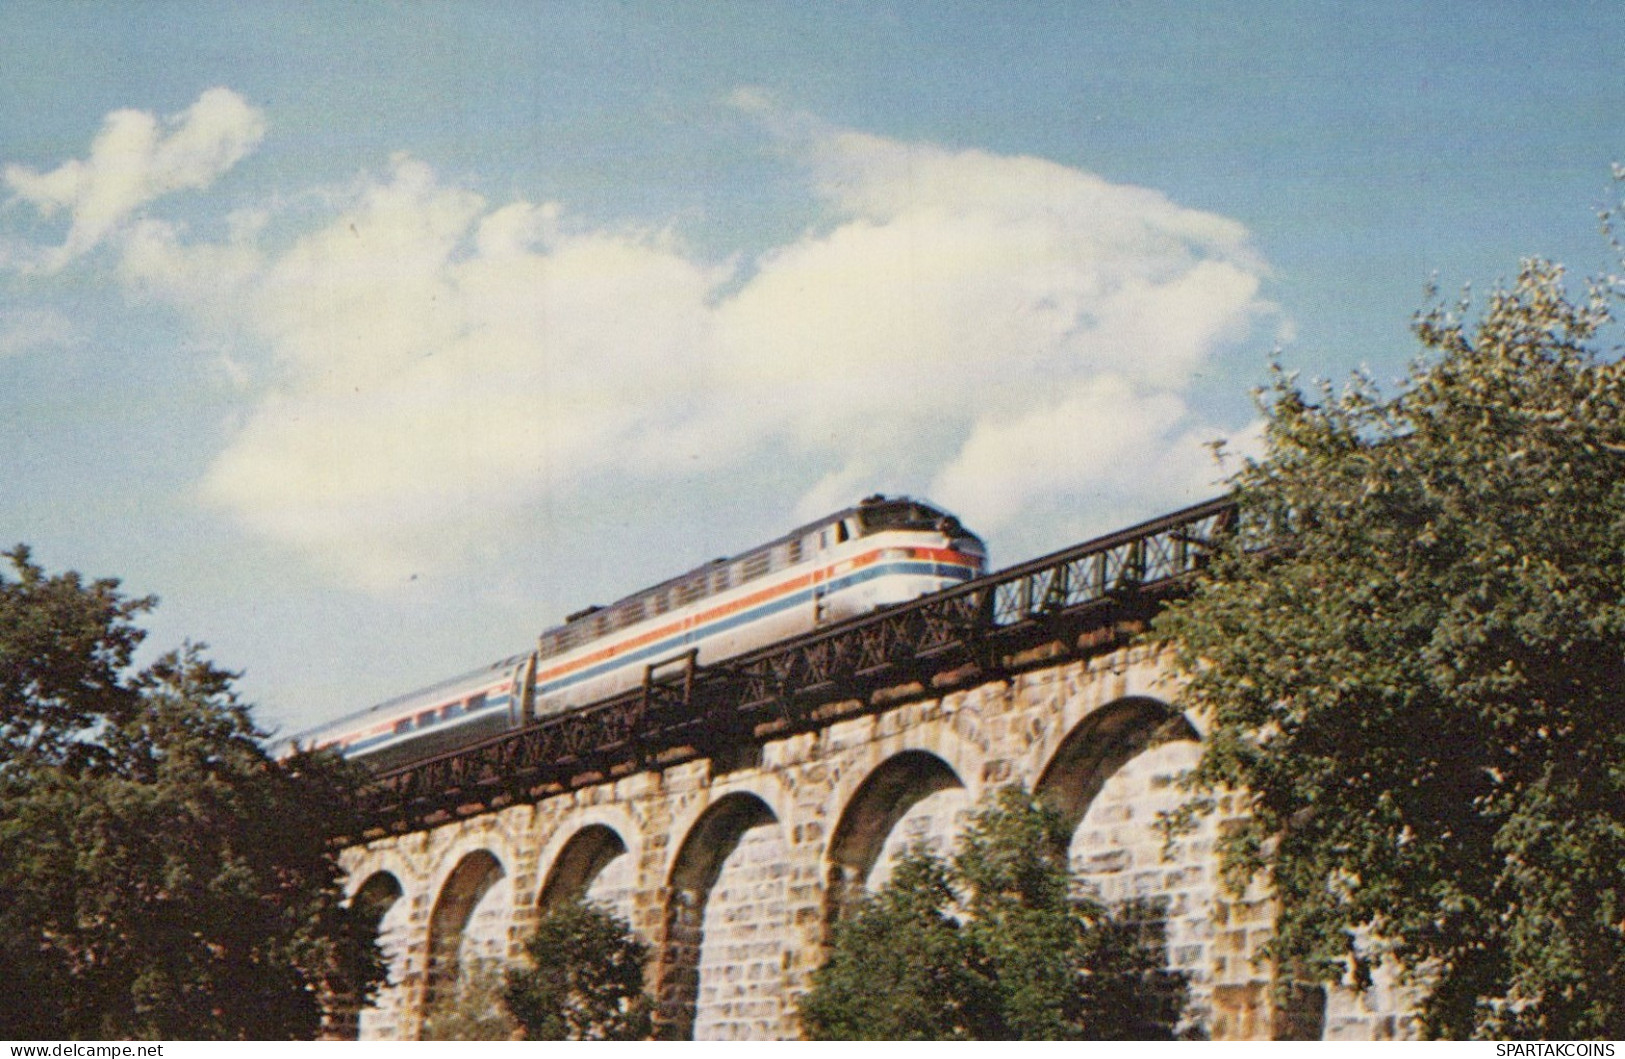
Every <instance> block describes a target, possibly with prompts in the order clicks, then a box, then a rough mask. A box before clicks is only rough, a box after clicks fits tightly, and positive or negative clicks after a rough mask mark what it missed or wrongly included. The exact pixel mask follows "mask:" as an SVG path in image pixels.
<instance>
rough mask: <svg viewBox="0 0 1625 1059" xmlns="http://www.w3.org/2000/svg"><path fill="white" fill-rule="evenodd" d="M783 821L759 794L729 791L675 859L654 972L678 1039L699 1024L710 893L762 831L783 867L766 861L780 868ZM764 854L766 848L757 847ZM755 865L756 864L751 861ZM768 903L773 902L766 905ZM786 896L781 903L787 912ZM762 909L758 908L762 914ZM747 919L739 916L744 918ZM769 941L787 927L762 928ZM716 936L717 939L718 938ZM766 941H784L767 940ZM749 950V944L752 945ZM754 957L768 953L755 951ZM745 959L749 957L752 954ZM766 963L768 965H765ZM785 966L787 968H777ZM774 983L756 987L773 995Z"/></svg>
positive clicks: (663, 1029)
mask: <svg viewBox="0 0 1625 1059" xmlns="http://www.w3.org/2000/svg"><path fill="white" fill-rule="evenodd" d="M778 825H779V818H778V816H777V815H776V814H775V813H774V812H773V810H772V809H771V808H770V807H769V806H768V803H767V802H766V801H765V800H763V798H762V797H761V796H760V795H757V794H755V793H752V792H747V791H735V792H733V793H730V794H725V795H723V796H722V797H720V798H718V799H717V800H716V801H714V802H713V803H712V804H711V805H710V806H708V807H707V808H706V809H705V811H704V812H703V813H701V814H700V816H699V818H698V819H697V820H695V821H694V823H693V825H692V826H690V827H689V829H688V831H687V833H686V834H685V836H684V838H683V841H682V843H681V845H680V846H679V847H678V850H677V855H676V857H675V858H674V859H673V861H672V866H671V871H670V873H669V875H668V876H667V883H666V892H665V897H666V901H665V904H666V907H665V913H664V923H663V931H662V937H661V945H660V950H659V971H658V974H657V976H656V982H657V985H656V989H655V996H656V1003H657V1009H656V1011H657V1016H656V1017H657V1022H658V1026H659V1030H658V1032H659V1034H660V1035H661V1036H662V1037H667V1038H673V1039H683V1040H686V1039H690V1038H692V1037H694V1036H695V1030H696V1026H697V1024H699V1023H700V1015H701V1012H700V1007H701V1000H702V995H701V990H702V972H703V971H704V970H706V969H705V968H703V967H702V962H703V960H704V958H705V956H706V927H707V917H706V913H707V911H708V908H709V907H710V906H711V904H712V901H711V897H712V892H713V890H715V889H716V888H717V883H718V880H719V879H721V878H722V876H723V874H724V869H725V868H727V867H728V863H729V861H730V858H733V857H734V855H735V853H736V852H738V851H740V849H741V847H742V846H744V845H746V844H747V836H749V835H751V834H753V833H756V834H761V835H762V836H763V837H764V838H765V839H766V840H767V841H766V842H765V843H763V844H762V845H763V847H764V848H765V849H766V852H767V856H766V857H761V859H762V860H766V859H768V857H771V856H772V847H773V846H774V845H775V844H776V846H777V849H778V859H779V864H778V865H777V866H773V865H766V866H767V867H768V868H769V871H770V872H771V870H772V869H773V868H774V867H777V868H778V869H780V884H781V885H782V867H783V861H784V859H785V857H784V853H783V850H784V836H783V834H782V833H781V831H780V828H779V826H778ZM757 853H758V856H759V857H760V856H761V850H760V849H759V850H758V851H757ZM746 867H747V868H748V867H752V865H747V866H746ZM769 903H770V902H769ZM783 904H784V902H783V900H782V899H781V900H780V901H779V902H778V910H779V914H780V916H781V917H782V914H783ZM762 910H763V909H761V908H760V907H758V908H757V909H756V911H757V912H761V911H762ZM748 918H750V917H749V916H741V917H738V919H740V920H744V919H748ZM735 926H736V928H754V927H755V926H756V924H755V923H745V922H739V923H736V924H735ZM762 934H763V936H764V938H771V937H773V936H775V935H778V936H782V931H763V932H762ZM715 941H716V939H715V937H713V942H715ZM763 944H765V945H769V946H771V945H774V944H782V942H774V941H764V942H763ZM747 947H748V946H747ZM754 955H755V956H762V955H765V954H764V953H761V952H758V953H755V954H754ZM745 958H746V959H750V958H752V956H751V955H750V954H747V955H746V956H745ZM764 966H765V965H764ZM780 970H782V967H781V968H780ZM776 985H777V981H776V980H774V981H768V982H763V981H757V982H755V983H754V989H755V991H756V992H758V993H760V994H763V995H772V996H776V995H777V993H778V992H779V991H778V990H777V989H776V988H775V987H776Z"/></svg>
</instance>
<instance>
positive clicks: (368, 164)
mask: <svg viewBox="0 0 1625 1059" xmlns="http://www.w3.org/2000/svg"><path fill="white" fill-rule="evenodd" d="M0 23H3V24H4V26H5V27H6V32H5V33H4V34H0V71H4V73H3V74H0V78H3V81H0V83H3V84H4V86H5V91H4V92H0V446H3V451H4V453H5V460H4V463H3V465H0V539H5V540H8V541H10V540H19V541H26V542H28V543H29V544H31V545H32V546H33V547H34V548H35V549H36V554H37V556H38V557H39V559H40V560H41V561H42V562H44V563H45V564H46V565H47V566H49V567H51V568H53V569H61V568H75V569H79V570H81V571H83V572H85V573H87V574H94V575H113V576H119V577H121V578H123V579H124V581H125V583H126V584H127V586H128V587H129V588H130V589H131V590H132V591H134V592H140V593H146V592H153V593H156V594H158V595H159V596H161V597H162V599H163V605H162V606H161V608H160V610H159V611H158V612H157V614H156V616H155V617H154V619H153V620H152V622H151V625H152V628H153V637H152V640H153V643H154V644H155V645H157V646H164V647H167V646H173V645H175V644H177V643H179V642H180V641H181V640H182V639H183V638H187V637H190V638H192V639H196V640H203V641H207V642H208V643H209V644H210V645H211V647H212V653H213V654H214V656H215V657H216V658H217V659H219V660H220V661H221V662H222V663H224V664H226V665H228V666H230V667H232V668H236V669H241V670H243V671H244V672H245V677H244V680H243V684H242V687H243V690H244V692H245V694H246V695H247V696H248V697H249V698H250V699H251V700H252V701H255V702H256V703H258V704H259V715H260V716H261V719H262V721H263V722H264V723H266V724H268V725H271V726H276V727H281V728H283V729H284V730H287V729H290V728H296V727H301V726H304V725H306V724H310V723H313V722H315V721H317V720H320V719H321V718H323V717H325V716H330V715H333V714H335V713H338V712H342V711H345V710H349V709H353V708H356V707H359V706H363V705H366V704H368V703H369V702H371V701H375V700H377V699H381V698H383V697H386V696H388V695H391V694H394V693H397V692H400V691H404V690H407V689H410V688H412V687H415V686H418V685H421V684H424V683H427V682H430V681H432V680H435V679H437V678H439V677H443V676H447V675H450V674H452V673H455V672H458V671H460V670H462V669H466V668H470V667H472V666H475V665H478V664H481V663H483V662H486V661H489V660H491V659H494V658H497V657H500V656H503V655H505V654H508V653H510V652H512V651H514V650H517V649H521V648H523V647H525V646H526V645H528V644H529V643H530V642H531V641H532V640H533V638H534V636H535V634H536V633H537V632H539V631H540V630H542V629H543V628H546V627H548V626H550V625H552V624H554V623H555V622H556V621H557V620H558V619H559V618H560V617H561V616H562V615H563V614H564V613H566V612H568V611H571V610H575V609H577V608H579V607H580V606H583V605H585V604H587V603H591V602H595V601H596V602H604V601H607V600H609V599H611V598H614V597H616V596H619V595H621V594H624V593H626V592H629V591H632V590H635V589H637V588H639V587H642V586H643V585H644V584H647V583H650V582H652V581H654V580H657V579H659V578H662V577H665V576H668V575H670V574H673V573H676V572H679V571H680V570H682V569H686V568H687V567H689V566H692V565H694V564H696V563H698V562H701V561H704V560H706V559H709V558H711V557H714V556H717V555H722V554H727V553H731V552H735V551H738V550H741V549H743V548H745V547H748V546H749V545H751V544H753V543H755V542H757V541H759V540H762V539H766V538H768V537H771V536H773V535H776V534H777V533H779V532H782V531H783V530H784V529H786V528H788V527H789V526H790V525H791V524H793V523H794V522H795V521H797V520H798V519H801V518H804V517H809V516H812V515H816V514H819V513H821V512H822V511H824V510H829V509H833V508H836V507H839V506H844V505H845V504H846V503H849V502H851V501H853V500H855V499H856V498H858V497H859V496H862V495H864V494H866V493H868V492H873V491H883V492H891V493H898V492H907V493H913V494H916V495H925V496H929V497H931V498H933V499H935V500H937V501H938V502H940V503H942V504H944V505H946V506H949V507H951V508H953V509H955V510H956V511H958V512H959V513H960V514H961V515H962V516H963V517H964V519H965V521H966V523H967V524H969V525H971V526H972V527H974V528H977V529H979V530H981V531H982V532H983V534H984V535H985V536H986V537H987V538H988V541H989V544H990V546H991V548H992V551H993V553H994V560H995V562H996V563H998V564H1000V565H1002V564H1006V563H1009V562H1014V561H1017V560H1019V559H1022V558H1025V557H1028V556H1030V555H1033V554H1036V553H1039V552H1041V551H1045V550H1049V549H1052V548H1056V547H1060V546H1062V545H1065V544H1068V543H1071V542H1073V541H1075V540H1079V539H1082V538H1084V537H1085V536H1088V535H1091V534H1093V533H1098V532H1103V531H1106V530H1109V529H1113V528H1116V527H1117V526H1120V525H1123V524H1126V523H1128V522H1132V521H1137V520H1139V519H1142V518H1148V517H1151V516H1153V515H1156V514H1159V513H1161V512H1163V511H1165V510H1170V509H1172V508H1174V507H1176V506H1179V505H1180V504H1183V503H1187V502H1191V501H1195V500H1198V499H1202V498H1205V497H1206V496H1207V495H1210V494H1211V493H1212V492H1213V491H1214V485H1213V483H1214V481H1215V479H1216V477H1217V472H1216V470H1215V468H1214V467H1213V466H1212V464H1211V463H1210V462H1209V457H1208V454H1207V451H1206V449H1205V448H1204V447H1203V446H1204V443H1205V442H1207V441H1210V440H1213V439H1215V438H1220V437H1224V438H1229V439H1232V442H1233V443H1235V444H1239V445H1240V446H1242V447H1245V446H1246V445H1247V444H1248V438H1249V437H1250V436H1251V430H1252V428H1253V425H1254V418H1255V416H1254V411H1253V409H1252V406H1251V401H1250V397H1249V394H1250V391H1251V390H1252V388H1253V387H1255V386H1257V385H1258V384H1259V383H1261V382H1262V381H1263V379H1264V377H1265V367H1266V365H1267V364H1268V363H1269V361H1270V359H1271V358H1272V356H1276V355H1278V356H1279V357H1280V358H1281V359H1282V360H1283V361H1284V362H1285V363H1286V364H1288V365H1290V366H1293V367H1296V368H1300V369H1302V370H1303V371H1304V372H1305V373H1306V374H1308V375H1311V376H1327V377H1332V378H1339V377H1342V376H1344V375H1346V374H1347V373H1348V372H1349V371H1351V370H1353V369H1355V368H1357V367H1360V366H1362V365H1363V366H1367V367H1369V368H1370V369H1371V370H1372V371H1373V372H1374V373H1375V374H1376V375H1377V376H1378V377H1379V378H1382V379H1392V378H1395V377H1397V376H1399V375H1400V374H1402V372H1403V371H1404V369H1405V366H1406V365H1407V363H1408V362H1409V361H1410V359H1411V358H1412V356H1413V355H1414V354H1415V352H1416V350H1415V345H1414V343H1413V341H1412V340H1411V338H1410V336H1409V334H1408V329H1407V328H1408V322H1409V319H1410V315H1411V313H1412V312H1413V311H1414V310H1415V309H1417V308H1418V307H1419V304H1420V302H1421V299H1422V289H1423V286H1424V284H1426V283H1427V282H1428V280H1429V279H1430V278H1431V277H1433V276H1435V275H1436V276H1437V278H1438V280H1439V282H1440V284H1441V286H1442V287H1443V288H1444V289H1445V290H1446V291H1454V290H1456V289H1457V288H1459V287H1461V286H1462V285H1463V284H1468V283H1471V284H1473V285H1475V286H1476V287H1477V288H1478V289H1480V290H1482V289H1485V288H1487V287H1489V286H1491V285H1493V284H1494V283H1495V281H1497V280H1498V279H1501V278H1505V277H1508V276H1510V275H1512V274H1513V273H1515V271H1516V269H1517V266H1518V262H1519V260H1520V259H1521V258H1523V257H1525V256H1529V255H1541V256H1546V257H1551V258H1555V259H1557V260H1561V261H1563V262H1565V263H1567V264H1568V265H1569V266H1570V267H1571V269H1572V270H1573V271H1574V273H1575V274H1577V275H1583V274H1587V273H1590V272H1595V271H1598V270H1600V269H1602V268H1605V267H1607V266H1608V265H1609V264H1610V262H1609V258H1608V253H1607V246H1606V243H1605V242H1604V241H1603V240H1602V239H1601V238H1600V237H1599V236H1598V235H1597V232H1596V220H1595V209H1596V207H1597V206H1599V205H1601V204H1603V203H1604V202H1605V201H1606V200H1607V199H1608V197H1609V195H1610V194H1611V193H1612V192H1611V190H1610V187H1609V167H1610V164H1611V163H1612V162H1614V161H1617V160H1621V159H1625V77H1622V76H1621V71H1620V59H1619V56H1620V55H1621V54H1625V6H1621V5H1619V4H1616V3H1596V4H1587V3H1580V2H1568V3H1563V4H1556V5H1531V4H1521V3H1519V4H1514V3H1493V2H1489V3H1485V2H1480V3H1472V4H1448V3H1431V4H1430V3H1391V4H1390V3H1362V4H1347V5H1334V4H1315V3H1273V4H1272V3H1262V2H1258V3H1244V4H1203V5H1195V4H1187V3H1180V4H1173V3H1168V4H1158V3H1132V4H1130V3H1019V2H1012V3H1002V4H986V3H947V2H943V3H894V4H886V3H872V4H856V3H784V4H778V3H765V2H758V3H727V2H709V3H696V4H685V3H607V2H595V3H581V4H574V3H509V4H505V3H460V4H428V3H360V2H356V3H342V4H341V3H299V4H277V3H268V2H261V3H255V4H228V3H162V2H145V3H140V4H135V3H130V4H63V3H55V2H45V3H34V2H0ZM1277 351H1279V352H1278V353H1277Z"/></svg>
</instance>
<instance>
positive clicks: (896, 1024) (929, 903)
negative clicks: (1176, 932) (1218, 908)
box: [800, 787, 1185, 1040]
mask: <svg viewBox="0 0 1625 1059" xmlns="http://www.w3.org/2000/svg"><path fill="white" fill-rule="evenodd" d="M1068 837H1069V836H1067V835H1066V834H1065V833H1064V831H1063V829H1062V828H1061V826H1060V824H1059V821H1058V818H1057V816H1056V815H1055V814H1054V813H1053V812H1052V811H1051V810H1049V809H1048V808H1047V807H1045V806H1044V805H1042V804H1041V803H1039V802H1038V801H1036V800H1035V799H1034V798H1032V797H1031V796H1030V795H1029V794H1027V792H1026V791H1024V790H1022V789H1021V788H1019V787H1007V788H1004V789H1003V790H1001V791H1000V792H999V793H998V796H997V797H996V799H995V800H993V801H992V802H991V803H990V804H988V805H986V806H984V807H982V808H981V809H980V810H978V811H977V812H976V813H975V814H974V815H973V817H972V820H971V823H970V826H969V828H968V829H967V831H966V833H965V835H964V837H963V838H962V839H961V842H960V845H959V849H958V851H957V853H956V855H955V856H954V858H953V860H952V862H951V863H944V862H943V861H941V860H939V859H938V858H936V857H933V856H931V855H930V854H928V853H925V852H923V851H918V850H916V851H911V852H909V853H908V854H906V855H905V856H904V857H903V858H902V859H901V860H900V861H899V862H898V864H897V867H896V870H895V871H894V872H893V875H892V878H891V880H890V881H889V882H888V884H887V885H886V886H885V887H884V888H882V889H881V891H880V892H879V893H878V894H875V895H873V896H872V897H870V898H868V899H867V900H866V901H865V902H864V904H863V905H862V906H861V907H860V908H859V909H858V910H857V911H856V912H855V913H854V914H852V915H850V916H848V917H846V918H845V919H843V920H842V921H841V922H839V923H838V924H836V927H835V933H834V937H833V942H832V947H831V952H830V955H829V959H828V960H827V961H826V962H825V964H824V966H823V967H821V968H819V970H818V971H817V972H816V974H815V975H814V978H813V988H812V990H811V991H810V992H809V993H808V994H807V995H806V996H804V997H803V998H802V1000H801V1009H800V1010H801V1021H802V1027H803V1029H804V1030H805V1031H806V1033H807V1034H808V1036H810V1037H813V1038H815V1039H823V1040H1147V1039H1167V1038H1169V1037H1171V1036H1172V1035H1173V1031H1174V1027H1175V1025H1176V1023H1178V1021H1179V1017H1180V1014H1181V1012H1182V1011H1183V1008H1184V1003H1185V982H1184V979H1183V977H1182V976H1180V975H1178V974H1174V973H1171V972H1169V971H1167V970H1165V969H1164V968H1163V960H1162V958H1161V954H1160V953H1159V952H1158V951H1157V950H1156V948H1155V947H1154V946H1152V945H1148V944H1146V943H1145V940H1144V938H1143V937H1142V936H1141V931H1140V929H1139V927H1138V926H1136V925H1135V923H1134V922H1133V920H1134V918H1135V915H1136V913H1138V912H1141V911H1143V910H1129V914H1128V915H1125V916H1122V917H1117V916H1113V915H1111V914H1110V913H1108V912H1107V910H1106V909H1105V908H1103V907H1102V906H1101V905H1099V904H1098V903H1096V902H1094V901H1091V900H1088V899H1085V898H1082V897H1078V896H1073V895H1072V894H1071V893H1070V890H1071V877H1070V873H1069V870H1068V866H1067V862H1066V847H1067V839H1068Z"/></svg>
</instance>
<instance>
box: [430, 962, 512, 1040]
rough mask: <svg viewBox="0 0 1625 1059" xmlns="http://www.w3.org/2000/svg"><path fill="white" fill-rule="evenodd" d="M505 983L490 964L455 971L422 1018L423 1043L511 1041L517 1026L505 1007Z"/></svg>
mask: <svg viewBox="0 0 1625 1059" xmlns="http://www.w3.org/2000/svg"><path fill="white" fill-rule="evenodd" d="M506 987H507V979H506V977H505V976H504V974H503V972H502V970H501V967H500V966H499V965H498V963H497V961H494V960H472V961H470V962H469V963H468V964H467V965H465V966H463V967H461V968H459V970H458V974H457V980H456V981H455V982H453V983H451V985H450V988H446V989H441V990H439V991H438V992H437V993H436V995H435V998H434V1000H433V1002H431V1003H430V1005H429V1009H428V1011H426V1012H424V1015H423V1039H424V1040H426V1041H511V1040H513V1035H514V1031H515V1030H516V1029H518V1028H519V1024H518V1022H516V1021H515V1019H514V1017H513V1016H512V1015H511V1014H510V1013H509V1012H508V1009H507V1006H506V996H505V993H506Z"/></svg>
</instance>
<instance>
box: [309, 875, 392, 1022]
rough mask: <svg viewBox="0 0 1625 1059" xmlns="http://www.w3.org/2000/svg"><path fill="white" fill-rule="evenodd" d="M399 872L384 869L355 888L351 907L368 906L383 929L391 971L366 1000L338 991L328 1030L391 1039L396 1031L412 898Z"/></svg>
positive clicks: (384, 949) (364, 910) (368, 913)
mask: <svg viewBox="0 0 1625 1059" xmlns="http://www.w3.org/2000/svg"><path fill="white" fill-rule="evenodd" d="M405 893H406V891H405V888H403V887H402V886H401V881H400V879H399V878H397V877H396V875H395V873H394V872H391V871H388V870H385V869H378V870H375V871H373V872H372V874H370V875H368V876H367V877H366V879H365V880H364V881H363V882H362V883H361V885H360V886H358V887H356V888H355V890H354V891H353V892H352V893H351V894H350V897H349V904H350V905H351V907H353V908H355V909H357V910H358V911H360V912H362V913H363V914H364V915H365V916H366V917H367V918H368V919H369V920H370V921H371V922H370V925H371V926H372V927H373V928H374V929H375V930H376V931H377V932H378V943H379V948H380V949H381V950H382V952H383V957H384V962H385V966H386V968H387V971H388V975H387V977H386V979H385V981H384V982H383V983H382V984H381V985H380V986H379V990H378V993H377V995H376V996H374V997H373V999H372V1001H371V1002H370V1003H368V1004H366V1005H363V1004H361V1003H360V1000H359V998H357V997H353V996H345V997H335V998H334V1001H333V1007H332V1009H331V1014H330V1016H329V1018H328V1023H327V1026H326V1027H325V1028H324V1030H323V1036H324V1037H328V1038H337V1039H340V1040H388V1039H390V1038H391V1037H392V1036H393V1035H394V1034H395V1032H396V1023H397V1020H398V1017H399V1012H400V1005H401V997H400V992H401V984H402V982H403V981H404V979H405V973H404V972H405V966H404V965H405V963H406V951H405V950H406V936H405V935H406V928H407V918H408V912H409V909H408V906H407V902H405V901H403V900H401V898H402V897H403V896H404V895H405Z"/></svg>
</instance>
